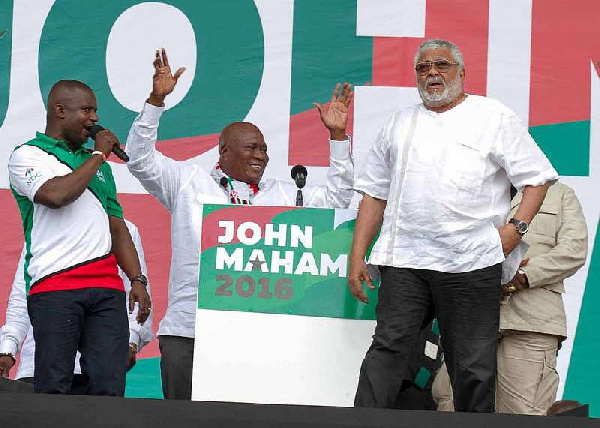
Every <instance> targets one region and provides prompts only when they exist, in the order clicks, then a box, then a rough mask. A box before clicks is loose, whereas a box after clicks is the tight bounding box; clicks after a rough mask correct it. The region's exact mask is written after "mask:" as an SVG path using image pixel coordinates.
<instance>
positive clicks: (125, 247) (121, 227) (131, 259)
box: [109, 216, 152, 324]
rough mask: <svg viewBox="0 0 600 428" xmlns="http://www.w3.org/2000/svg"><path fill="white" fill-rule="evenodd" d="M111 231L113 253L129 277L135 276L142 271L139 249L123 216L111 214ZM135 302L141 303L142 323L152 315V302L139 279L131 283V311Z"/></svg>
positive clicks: (138, 317)
mask: <svg viewBox="0 0 600 428" xmlns="http://www.w3.org/2000/svg"><path fill="white" fill-rule="evenodd" d="M109 222H110V233H111V236H112V253H113V254H114V255H115V257H116V258H117V261H118V263H119V266H121V269H123V271H124V272H125V274H126V275H127V277H128V278H133V277H134V276H136V275H139V273H140V272H141V268H140V263H139V259H138V254H137V251H136V250H135V246H134V245H133V241H132V240H131V235H130V234H129V230H128V229H127V225H126V224H125V221H123V219H122V218H118V217H114V216H109ZM135 302H137V303H138V305H139V310H138V315H137V318H136V319H137V321H138V322H139V323H140V324H144V322H145V321H146V320H147V319H148V317H149V316H150V311H151V309H152V302H151V301H150V296H149V295H148V291H147V290H146V287H145V286H144V285H143V284H142V283H141V282H139V281H133V282H132V283H131V290H130V291H129V313H132V312H133V310H134V309H135Z"/></svg>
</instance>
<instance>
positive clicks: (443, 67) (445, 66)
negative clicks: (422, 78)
mask: <svg viewBox="0 0 600 428" xmlns="http://www.w3.org/2000/svg"><path fill="white" fill-rule="evenodd" d="M454 65H458V63H457V62H450V61H448V60H445V59H436V60H435V61H423V62H420V63H418V64H417V65H416V66H415V70H416V71H417V73H419V74H427V73H429V70H431V67H435V69H436V70H437V71H439V72H440V73H446V72H447V71H448V70H450V67H452V66H454Z"/></svg>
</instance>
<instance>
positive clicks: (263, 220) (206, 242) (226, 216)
mask: <svg viewBox="0 0 600 428" xmlns="http://www.w3.org/2000/svg"><path fill="white" fill-rule="evenodd" d="M295 209H297V207H260V208H257V207H249V208H246V209H240V207H228V208H222V209H219V210H217V211H214V212H212V213H210V214H209V215H207V216H206V217H205V218H204V220H203V222H202V244H201V246H200V248H201V249H202V251H205V250H207V249H209V248H212V247H216V246H218V245H223V244H221V243H219V242H218V241H217V239H218V237H219V236H220V235H221V234H222V232H223V230H222V228H221V227H219V221H222V220H226V221H233V222H234V223H235V227H236V231H237V226H239V225H240V224H241V223H243V222H245V221H249V219H250V218H252V222H253V223H256V224H257V225H258V226H260V229H261V231H262V236H264V234H265V224H267V223H270V222H271V221H272V219H273V217H274V216H276V215H277V214H281V213H283V212H285V211H289V210H295ZM239 242H240V241H239V240H238V238H237V236H236V235H235V234H234V237H233V240H232V241H231V242H229V243H228V244H237V243H239Z"/></svg>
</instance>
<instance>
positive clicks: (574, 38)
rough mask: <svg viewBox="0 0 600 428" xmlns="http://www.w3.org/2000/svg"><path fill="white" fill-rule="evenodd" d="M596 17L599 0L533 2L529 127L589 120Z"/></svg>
mask: <svg viewBox="0 0 600 428" xmlns="http://www.w3.org/2000/svg"><path fill="white" fill-rule="evenodd" d="M598 16H600V2H599V1H597V0H588V1H579V2H568V1H564V0H534V1H533V16H532V21H533V22H532V28H531V104H530V115H529V124H530V126H538V125H549V124H553V123H563V122H576V121H582V120H589V119H590V90H591V88H590V61H593V62H594V63H595V62H596V61H597V60H598V59H600V26H598ZM507 60H508V59H507Z"/></svg>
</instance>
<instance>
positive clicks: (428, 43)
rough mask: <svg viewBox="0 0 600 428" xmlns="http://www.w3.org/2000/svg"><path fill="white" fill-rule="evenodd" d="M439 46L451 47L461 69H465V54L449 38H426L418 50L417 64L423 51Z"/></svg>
mask: <svg viewBox="0 0 600 428" xmlns="http://www.w3.org/2000/svg"><path fill="white" fill-rule="evenodd" d="M439 48H448V49H450V53H451V54H452V58H453V59H454V61H455V62H457V63H458V68H459V70H464V68H465V60H464V58H463V54H462V52H461V51H460V49H459V48H458V46H456V45H455V44H454V43H452V42H450V41H448V40H441V39H431V40H425V41H424V42H423V43H421V46H419V49H418V50H417V53H416V54H415V66H416V65H417V61H418V60H419V57H420V56H421V53H423V51H426V50H428V49H439Z"/></svg>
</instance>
